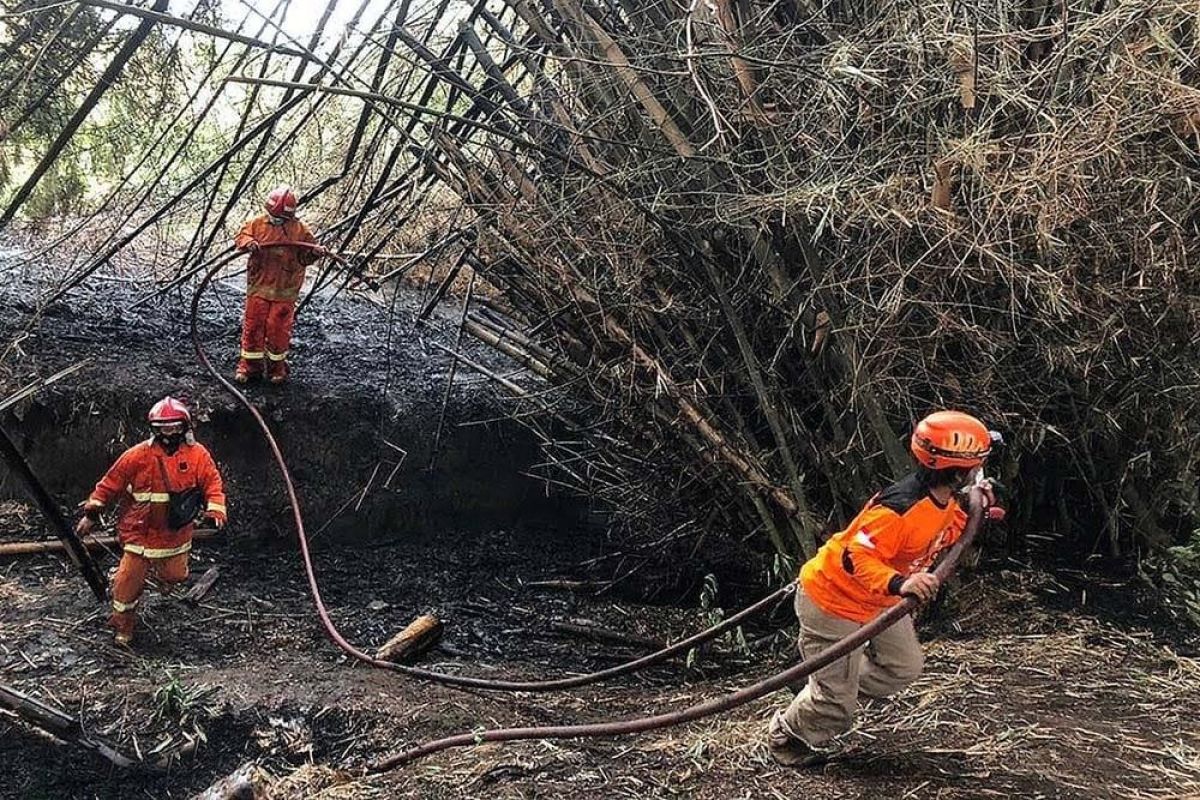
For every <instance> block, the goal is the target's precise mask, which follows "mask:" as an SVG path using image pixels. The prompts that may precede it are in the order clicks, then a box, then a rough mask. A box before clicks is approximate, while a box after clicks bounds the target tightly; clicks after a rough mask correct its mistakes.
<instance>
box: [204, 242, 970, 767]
mask: <svg viewBox="0 0 1200 800" xmlns="http://www.w3.org/2000/svg"><path fill="white" fill-rule="evenodd" d="M272 244H273V246H284V245H286V244H294V243H291V242H280V243H272ZM305 246H309V247H312V246H311V245H305ZM343 261H344V260H343ZM220 268H221V265H217V266H214V267H213V268H212V269H211V270H209V272H208V273H207V274H206V275H205V276H204V278H203V280H201V282H200V284H199V286H197V287H196V291H195V294H194V295H193V296H192V308H191V334H192V342H193V344H194V346H195V349H196V356H197V357H198V358H199V359H200V362H201V363H202V364H203V365H204V367H205V368H206V369H207V370H208V371H209V372H210V373H212V375H213V377H214V378H216V380H217V382H218V383H220V384H221V385H222V386H223V387H224V388H225V389H226V390H227V391H229V392H230V393H231V394H233V395H234V396H235V397H236V398H237V399H238V401H239V402H240V403H241V404H242V405H244V406H245V407H246V409H247V410H248V411H249V412H250V413H251V415H252V416H253V417H254V419H255V422H256V423H257V424H258V426H259V428H260V430H261V431H262V433H263V435H264V437H265V438H266V439H267V443H268V444H269V446H270V448H271V453H272V456H273V457H274V459H275V462H276V465H277V466H278V467H279V470H280V473H281V475H282V476H283V480H284V485H285V488H286V490H287V495H288V502H289V504H290V505H291V508H292V517H293V521H294V522H295V525H296V535H297V541H298V542H299V545H300V552H301V557H302V559H303V561H304V569H305V575H306V577H307V579H308V586H309V591H310V593H311V594H312V598H313V603H314V605H315V606H316V610H317V615H318V617H319V618H320V620H321V625H322V626H323V627H324V629H325V632H326V634H327V635H328V636H329V637H330V639H332V640H333V642H334V643H335V644H336V645H337V646H338V647H339V648H341V649H342V650H343V651H344V652H346V653H347V654H349V655H350V656H352V657H354V658H355V659H357V660H359V661H362V662H364V663H367V664H370V665H371V666H374V667H379V668H381V669H389V670H392V671H395V672H400V673H403V674H406V675H409V676H411V677H415V678H421V679H425V680H429V681H433V682H437V683H441V684H445V685H449V686H459V687H470V688H477V689H501V690H508V691H544V690H548V689H559V688H569V687H571V686H580V685H584V684H585V683H591V682H595V681H596V680H602V679H603V678H597V677H596V676H599V675H604V677H611V676H612V674H613V673H614V672H615V671H617V670H620V671H622V672H631V671H633V669H634V668H637V667H634V665H638V666H639V667H640V666H646V665H647V662H648V661H650V660H651V659H655V660H662V658H665V656H662V654H663V653H665V652H667V651H668V650H673V649H681V648H682V647H684V646H685V642H691V643H692V644H695V643H697V640H698V639H701V637H706V636H707V635H708V634H710V633H711V632H712V631H713V630H714V629H716V628H721V627H722V626H725V627H728V626H729V625H730V624H732V621H733V620H734V619H735V618H741V616H742V615H746V614H748V612H750V611H751V610H752V609H757V608H760V607H762V606H764V605H766V604H767V603H769V602H772V601H775V600H778V599H779V598H780V597H782V596H784V595H785V594H787V593H790V592H791V591H794V590H795V584H794V583H793V584H790V585H789V586H787V587H784V588H783V589H780V590H778V591H776V592H775V593H773V594H772V595H770V596H768V597H767V598H764V599H763V600H760V601H759V602H758V603H756V604H755V605H754V606H751V607H750V608H748V609H746V610H745V611H742V612H739V614H737V615H734V617H730V618H729V619H728V620H725V622H723V623H721V625H717V626H714V628H710V629H709V630H708V631H704V632H702V633H700V634H697V635H696V636H693V637H691V638H690V640H685V642H680V643H677V644H675V645H672V647H670V648H667V649H666V650H664V651H659V653H655V654H652V655H651V656H647V657H645V658H642V659H638V660H637V661H635V662H630V663H628V664H623V665H619V666H618V667H614V668H612V669H609V670H604V671H603V672H602V673H592V674H591V675H584V676H578V677H575V678H564V679H558V680H551V681H528V682H524V681H502V680H488V679H484V678H474V677H469V676H462V675H452V674H446V673H439V672H433V671H430V670H424V669H420V668H417V667H410V666H405V665H401V664H395V663H392V662H389V661H382V660H380V659H376V658H373V657H372V656H370V655H368V654H367V653H365V652H363V651H362V650H359V649H358V648H356V647H354V645H352V644H350V643H349V642H348V641H347V640H346V639H345V638H344V637H343V636H342V635H341V633H340V632H339V631H338V629H337V627H336V626H335V625H334V624H333V620H332V619H331V618H330V616H329V611H328V609H327V608H326V607H325V604H324V602H323V601H322V600H321V593H320V588H319V586H318V585H317V579H316V573H315V570H314V568H313V563H312V557H311V554H310V552H309V548H308V537H307V535H306V533H305V530H304V519H303V516H302V514H301V512H300V502H299V499H298V498H297V496H296V490H295V486H294V484H293V483H292V479H291V474H290V472H289V470H288V467H287V463H286V461H285V460H284V458H283V454H282V453H281V451H280V449H279V444H278V442H276V440H275V437H274V436H273V435H272V433H271V430H270V427H269V426H268V425H267V423H266V421H265V420H264V419H263V417H262V415H261V414H260V413H259V411H258V409H257V408H255V406H254V404H253V403H251V402H250V400H249V399H248V398H247V397H246V396H245V395H244V394H243V393H242V392H241V391H239V390H238V389H237V387H236V386H234V385H233V384H232V383H231V382H230V381H229V380H228V379H226V378H225V377H224V376H223V375H221V374H220V372H218V371H217V369H216V368H215V367H214V366H213V364H212V362H211V361H210V360H209V358H208V355H207V354H206V353H205V351H204V347H203V345H202V343H201V341H200V335H199V331H198V328H197V318H198V316H199V304H200V297H201V295H202V294H203V293H204V290H205V288H207V286H208V284H209V283H210V282H211V281H212V278H213V277H214V276H215V275H216V273H217V271H218V270H219V269H220ZM982 519H983V510H982V509H977V508H972V509H971V511H970V513H969V516H968V519H967V525H966V529H965V530H964V531H963V534H962V536H961V537H959V539H958V541H957V542H955V543H954V545H953V546H952V547H951V548H950V549H949V550H948V551H947V552H946V556H945V557H944V558H943V559H942V560H941V562H940V563H939V564H938V565H937V566H936V567H935V568H934V570H933V574H934V575H936V576H937V577H938V579H939V582H944V581H945V580H946V579H947V578H948V577H949V576H950V575H951V574H953V572H954V568H955V566H956V565H957V564H958V561H959V559H960V558H961V556H962V554H963V552H964V551H965V550H966V549H967V548H968V547H969V546H970V545H971V543H972V542H973V541H974V539H975V536H976V534H977V532H978V530H979V527H980V524H981V522H982ZM917 606H918V601H917V600H916V598H914V597H911V596H906V597H904V598H903V599H901V601H900V602H899V603H897V604H896V605H894V606H892V607H891V608H889V609H887V610H886V611H884V612H883V613H881V614H880V615H879V616H877V617H876V618H875V619H874V620H872V621H871V622H869V623H867V624H866V625H864V626H862V627H861V628H859V629H858V630H857V631H855V632H854V633H852V634H850V635H849V636H846V637H845V638H843V639H842V640H840V641H839V642H837V643H836V644H833V645H831V646H830V647H828V648H826V649H825V650H823V651H822V652H821V653H819V654H818V655H816V656H814V657H813V658H811V659H806V660H805V661H802V662H800V663H799V664H796V665H794V666H792V667H789V668H788V669H785V670H783V671H781V672H778V673H776V674H775V675H772V676H770V677H768V678H765V679H763V680H761V681H758V682H757V683H754V684H751V685H749V686H746V687H743V688H742V689H739V690H737V691H734V692H731V693H729V694H726V695H723V696H721V697H716V698H713V699H710V700H706V701H704V702H701V703H697V704H696V705H693V706H690V707H688V708H685V709H682V710H679V711H672V712H667V713H663V714H656V715H651V716H642V717H633V718H628V719H621V720H614V721H610V722H596V723H585V724H579V725H550V726H544V727H524V728H498V729H493V730H488V731H473V732H470V733H462V734H457V735H454V736H449V737H446V738H442V739H437V740H435V741H432V742H427V743H425V744H422V745H419V746H417V747H414V748H411V749H409V750H405V751H402V752H400V753H397V754H395V755H392V756H389V757H387V758H385V759H383V760H381V761H378V762H376V763H375V764H373V765H371V766H370V768H369V771H370V772H373V773H379V772H385V771H387V770H391V769H394V768H396V767H400V766H403V765H405V764H408V763H411V762H413V761H416V760H418V759H421V758H424V757H426V756H429V755H432V754H434V753H438V752H441V751H442V750H448V749H450V748H453V747H465V746H469V745H477V744H482V743H484V742H510V741H521V740H528V739H578V738H604V737H613V736H626V735H629V734H635V733H645V732H647V731H652V730H659V729H662V728H668V727H673V726H676V725H682V724H686V723H688V722H694V721H696V720H699V719H703V718H704V717H709V716H712V715H715V714H720V713H723V712H726V711H730V710H733V709H735V708H738V707H740V706H743V705H746V704H747V703H751V702H753V701H755V700H758V699H759V698H761V697H765V696H766V695H768V694H770V693H772V692H774V691H777V690H779V689H782V688H784V687H785V686H790V685H793V684H795V683H797V682H799V681H800V680H801V679H803V678H807V677H808V676H809V675H811V674H812V673H813V672H816V671H817V670H819V669H821V668H822V667H825V666H828V665H829V664H832V663H833V662H835V661H837V660H838V659H840V658H844V657H846V656H847V655H849V654H850V653H852V652H853V651H854V650H856V649H857V648H858V647H860V646H862V645H863V644H865V643H866V642H868V641H869V640H870V639H871V638H873V637H875V636H877V635H879V633H881V632H882V631H884V630H886V629H887V628H889V627H891V626H892V625H894V624H895V623H896V622H898V621H899V620H900V619H902V618H903V617H905V616H907V615H909V614H911V613H912V612H913V611H914V610H915V609H916V608H917ZM714 635H715V634H714ZM708 638H711V636H709V637H708ZM688 646H690V645H688ZM659 656H662V658H659ZM617 674H620V673H617Z"/></svg>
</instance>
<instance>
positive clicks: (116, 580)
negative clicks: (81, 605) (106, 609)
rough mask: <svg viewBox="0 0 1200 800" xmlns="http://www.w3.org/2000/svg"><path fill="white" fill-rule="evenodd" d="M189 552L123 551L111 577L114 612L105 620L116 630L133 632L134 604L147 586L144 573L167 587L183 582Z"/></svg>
mask: <svg viewBox="0 0 1200 800" xmlns="http://www.w3.org/2000/svg"><path fill="white" fill-rule="evenodd" d="M190 555H191V553H180V554H179V555H175V556H169V557H168V558H146V557H145V556H143V555H138V554H136V553H125V554H124V555H122V556H121V563H120V565H119V566H118V567H117V574H116V575H115V576H114V577H113V583H112V600H113V604H112V605H113V614H112V616H111V617H109V618H108V624H109V625H111V626H112V627H113V628H116V630H117V631H118V632H119V633H124V634H126V635H129V636H132V635H133V628H134V625H136V624H137V605H138V601H139V600H140V599H141V597H142V590H143V589H144V588H145V587H146V577H147V576H148V575H151V574H153V575H154V577H156V578H158V580H159V581H161V582H162V583H163V584H164V588H169V587H170V585H171V584H175V583H182V582H183V581H185V580H187V576H188V557H189V556H190Z"/></svg>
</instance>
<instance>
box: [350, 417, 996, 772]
mask: <svg viewBox="0 0 1200 800" xmlns="http://www.w3.org/2000/svg"><path fill="white" fill-rule="evenodd" d="M996 441H998V434H997V435H993V434H992V433H991V432H989V431H988V430H987V429H986V428H985V427H984V426H983V424H982V423H980V422H979V421H978V420H976V419H974V418H973V417H970V416H968V415H966V414H960V413H958V412H938V413H936V414H932V415H930V416H929V417H927V418H925V419H924V420H922V421H921V423H920V424H918V425H917V428H916V430H915V431H914V433H913V439H912V444H911V447H912V451H913V455H914V456H916V458H917V460H918V462H919V463H920V465H921V466H920V467H919V469H918V470H917V472H916V473H914V474H913V475H911V476H909V478H906V479H905V480H903V481H900V482H899V483H897V484H895V485H893V486H891V487H889V488H888V489H885V490H884V491H883V492H880V493H879V494H877V495H875V496H874V497H873V498H871V500H870V501H868V503H867V505H866V507H865V508H864V509H863V511H862V512H861V513H860V514H859V516H858V517H857V518H855V520H854V521H853V522H851V524H850V525H849V526H848V527H847V528H846V530H844V531H842V532H841V533H838V534H835V535H834V536H832V537H830V539H829V541H827V542H826V543H825V545H824V546H822V548H821V550H820V551H819V552H818V553H817V555H815V556H814V557H813V558H812V559H810V560H809V561H808V562H807V563H806V564H805V565H804V569H803V570H802V571H801V576H800V579H799V581H800V586H801V590H802V591H801V592H798V593H797V595H796V605H797V610H798V615H799V616H800V623H801V632H800V641H799V644H800V649H801V653H802V654H803V656H804V661H802V662H800V663H799V664H796V665H795V666H792V667H789V668H788V669H786V670H784V671H782V672H780V673H778V674H776V675H773V676H771V677H769V678H766V679H764V680H761V681H759V682H758V683H755V684H752V685H750V686H747V687H745V688H743V689H739V690H738V691H736V692H731V693H730V694H727V695H725V696H723V697H718V698H714V699H712V700H707V701H705V702H703V703H698V704H696V705H694V706H691V707H690V708H686V709H683V710H681V711H673V712H668V713H665V714H657V715H653V716H647V717H635V718H631V719H623V720H617V721H613V722H597V723H590V724H583V725H557V726H546V727H538V728H503V729H498V730H491V731H473V732H471V733H462V734H458V735H456V736H450V737H446V738H444V739H438V740H436V741H433V742H428V743H426V744H423V745H420V746H418V747H414V748H412V749H410V750H406V751H403V752H401V753H398V754H396V755H393V756H391V757H389V758H386V759H383V760H382V761H380V762H378V763H376V764H374V765H373V766H371V768H370V771H371V772H386V771H387V770H390V769H394V768H396V767H400V766H403V765H405V764H408V763H411V762H413V761H416V760H418V759H421V758H425V757H426V756H430V755H433V754H434V753H438V752H441V751H442V750H448V749H450V748H453V747H466V746H469V745H475V744H482V743H483V742H511V741H518V740H523V739H578V738H598V737H610V736H626V735H629V734H633V733H644V732H647V731H652V730H659V729H661V728H669V727H673V726H675V725H682V724H684V723H687V722H693V721H695V720H698V719H703V718H704V717H709V716H712V715H714V714H720V713H723V712H725V711H730V710H732V709H735V708H737V707H739V706H743V705H745V704H747V703H750V702H753V701H754V700H757V699H759V698H761V697H765V696H766V695H768V694H770V693H771V692H774V691H776V690H778V689H782V688H783V687H785V686H790V685H793V684H795V683H797V682H798V681H800V680H801V679H803V678H806V679H807V680H808V683H807V685H806V686H805V689H804V690H803V691H802V692H801V693H800V694H799V695H798V696H797V697H796V699H795V700H794V701H793V702H792V705H791V706H790V707H789V708H788V710H787V712H784V713H776V715H775V717H774V718H773V719H772V722H771V726H770V729H769V731H768V742H767V744H768V749H769V750H770V752H771V755H772V756H773V757H774V758H775V760H776V761H778V762H779V763H781V764H784V765H786V766H794V767H806V766H815V765H816V764H819V763H822V762H823V761H824V760H826V759H827V758H828V757H829V755H830V753H829V751H828V750H827V749H818V742H810V741H808V740H807V739H801V738H800V737H801V736H804V735H805V733H807V730H808V728H806V727H804V726H805V724H806V723H809V722H810V720H816V721H823V722H825V730H826V731H831V732H830V733H829V734H828V735H827V736H826V738H825V739H823V740H820V741H822V742H823V741H826V740H827V739H828V737H829V736H831V735H832V732H837V733H840V732H841V731H843V730H846V729H848V728H849V727H850V721H851V720H852V719H853V710H854V705H855V704H856V703H857V701H858V690H859V688H860V685H859V681H858V680H849V679H846V678H844V677H842V676H846V675H854V676H856V677H857V676H858V675H859V674H860V669H861V667H862V664H863V663H868V664H870V665H871V666H870V668H871V669H873V670H875V673H872V674H876V675H877V680H878V685H879V686H880V687H881V688H884V689H886V690H888V691H886V693H889V694H890V693H891V692H892V691H896V690H897V689H898V688H899V687H900V686H902V685H907V683H908V682H909V681H911V680H912V679H913V678H915V677H916V674H917V673H919V671H920V665H919V663H917V664H914V663H913V662H914V661H917V660H918V658H917V657H919V654H920V648H919V645H918V644H917V643H916V636H915V633H911V630H912V622H911V620H910V619H909V615H910V614H911V613H912V612H913V611H914V610H916V608H917V607H918V606H919V605H921V604H922V603H924V602H926V601H928V600H929V599H932V597H933V595H934V594H936V592H937V588H938V587H939V586H940V585H941V584H942V583H943V582H944V581H945V580H946V578H948V577H949V576H950V575H951V574H952V573H953V572H954V567H955V566H956V565H957V564H958V560H959V558H960V557H961V556H962V554H963V552H964V551H965V550H966V549H967V548H968V547H969V546H970V545H971V543H972V542H973V541H974V540H975V536H976V534H977V533H978V531H979V527H980V525H981V524H982V522H983V520H984V519H985V518H987V519H1003V510H1002V508H1001V507H1000V506H999V505H996V503H995V500H996V498H995V490H994V488H993V485H992V483H991V482H990V481H988V480H987V479H985V478H983V475H982V466H983V462H984V460H986V458H987V456H988V454H989V453H990V452H991V447H992V444H993V442H996ZM962 492H965V493H966V495H967V498H968V508H967V511H965V512H964V511H963V510H962V509H961V508H960V507H959V506H958V501H957V500H956V499H955V495H956V494H959V493H962ZM929 506H932V508H930V507H929ZM898 509H899V510H898ZM901 511H902V512H903V513H901ZM868 519H869V520H871V522H870V523H868ZM847 541H853V542H857V543H858V544H859V545H861V547H862V548H865V549H866V550H868V551H877V552H871V553H869V554H868V555H866V556H863V555H861V551H860V553H859V554H858V555H852V556H851V561H850V565H849V566H848V567H847V566H843V567H842V569H843V571H844V572H845V573H846V575H845V576H844V577H845V578H846V581H847V583H845V584H844V587H843V589H828V591H827V595H825V597H826V598H830V599H837V600H839V601H841V600H850V601H853V602H856V603H858V606H855V607H854V608H855V609H856V610H855V612H854V613H855V616H862V622H861V624H860V623H859V622H855V621H847V620H846V618H845V617H839V618H838V619H839V620H842V623H841V624H840V625H839V627H838V630H837V634H836V635H835V636H832V637H830V636H828V635H827V634H825V631H826V630H827V629H826V628H825V627H823V626H821V625H814V623H813V622H812V619H811V616H810V615H809V614H808V613H804V612H803V609H805V608H806V607H807V605H808V604H809V603H810V602H811V599H810V598H809V597H808V593H809V592H812V593H813V594H818V590H816V589H812V588H810V585H813V586H815V585H816V584H815V583H813V580H812V578H811V577H806V575H810V576H811V575H812V574H813V573H814V572H817V573H819V571H820V570H821V568H822V567H823V566H824V565H827V564H829V563H830V561H831V559H832V560H834V561H835V563H836V561H839V560H840V556H839V555H838V553H840V552H843V551H844V550H845V548H846V542H847ZM947 547H948V549H946V548H947ZM939 555H941V556H942V558H941V560H940V561H939V562H938V564H937V566H936V567H934V568H933V569H932V570H931V571H926V568H927V567H928V566H929V565H930V564H931V563H932V562H933V561H934V560H935V559H936V558H937V557H938V556H939ZM856 558H857V559H858V560H857V561H855V559H856ZM870 561H873V562H875V563H872V564H871V566H869V567H863V568H862V569H861V571H860V572H859V573H858V574H860V575H865V574H868V573H869V574H871V575H872V576H873V577H872V579H871V583H869V584H868V583H863V584H861V585H859V584H858V582H857V580H856V579H855V570H856V569H857V568H858V566H857V565H858V564H867V563H868V562H870ZM840 577H841V576H839V580H840ZM823 599H824V598H823ZM864 608H869V609H870V610H869V611H866V612H863V609H864ZM859 612H863V613H862V614H860V613H859ZM831 616H832V615H831ZM897 626H901V627H900V629H899V630H898V631H897V630H895V629H896V627H897ZM880 640H884V641H885V642H887V643H888V645H885V647H884V648H882V650H883V652H885V653H888V654H889V655H895V654H896V653H897V652H899V653H901V654H902V655H904V656H906V657H907V658H908V659H909V660H908V661H904V660H903V659H901V660H898V661H891V660H889V659H888V658H887V656H885V655H880V648H878V647H877V645H878V643H879V642H880ZM897 642H899V643H902V644H901V645H899V646H898V645H897ZM868 643H871V644H872V645H873V646H876V647H875V652H864V650H863V648H864V647H865V646H866V645H867V644H868ZM889 645H890V646H889ZM914 650H915V653H916V657H914V655H913V653H914ZM897 665H899V666H897ZM900 670H904V671H903V672H901V671H900ZM830 676H834V677H836V678H838V680H837V681H836V682H834V683H831V682H830V681H829V677H830ZM889 678H890V680H889ZM830 705H833V706H834V707H835V708H836V711H835V712H834V713H835V714H836V716H834V717H832V719H830V718H829V717H828V716H827V715H828V714H829V711H828V710H827V709H828V707H829V706H830ZM813 709H815V710H816V711H815V713H814V712H813ZM780 720H782V721H783V725H785V726H786V727H783V726H781V723H780ZM792 725H798V726H800V727H801V729H802V730H803V731H804V732H803V733H802V732H799V731H796V730H795V729H794V728H793V727H791V726H792Z"/></svg>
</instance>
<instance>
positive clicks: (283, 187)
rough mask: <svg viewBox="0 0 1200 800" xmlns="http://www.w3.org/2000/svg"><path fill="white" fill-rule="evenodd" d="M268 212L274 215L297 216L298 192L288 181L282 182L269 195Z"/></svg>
mask: <svg viewBox="0 0 1200 800" xmlns="http://www.w3.org/2000/svg"><path fill="white" fill-rule="evenodd" d="M267 213H268V214H270V215H271V216H273V217H294V216H296V193H295V192H294V191H292V187H290V186H288V185H287V184H286V183H281V184H279V185H278V186H276V187H275V188H274V189H272V190H271V193H270V194H269V195H267Z"/></svg>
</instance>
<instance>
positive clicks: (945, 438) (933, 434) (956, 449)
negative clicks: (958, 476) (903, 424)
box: [909, 411, 993, 469]
mask: <svg viewBox="0 0 1200 800" xmlns="http://www.w3.org/2000/svg"><path fill="white" fill-rule="evenodd" d="M992 441H993V436H992V433H991V432H990V431H989V430H988V429H987V427H986V426H985V425H984V424H983V423H982V422H980V421H979V420H977V419H975V417H972V416H971V415H970V414H964V413H962V412H961V411H938V412H935V413H933V414H930V415H929V416H928V417H926V418H925V419H923V420H921V421H920V422H918V423H917V427H916V428H915V429H914V430H913V435H912V441H911V442H910V444H909V447H910V448H911V450H912V454H913V455H914V456H916V459H917V461H919V462H920V463H921V465H922V466H925V467H928V468H929V469H949V468H952V467H959V468H962V469H974V468H975V467H978V466H979V465H980V464H982V463H983V460H984V459H985V458H987V457H988V454H989V453H991V452H992Z"/></svg>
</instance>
